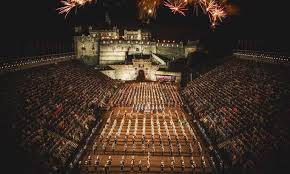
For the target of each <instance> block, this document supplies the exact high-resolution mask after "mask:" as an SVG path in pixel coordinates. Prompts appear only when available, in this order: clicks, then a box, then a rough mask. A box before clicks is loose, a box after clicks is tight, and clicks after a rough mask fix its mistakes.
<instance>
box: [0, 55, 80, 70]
mask: <svg viewBox="0 0 290 174" xmlns="http://www.w3.org/2000/svg"><path fill="white" fill-rule="evenodd" d="M74 58H75V53H74V52H69V53H62V54H49V55H41V56H34V57H23V58H14V59H13V58H9V59H5V58H2V59H0V72H3V71H13V70H19V69H25V68H29V67H33V66H36V65H42V64H49V63H54V62H59V61H65V60H70V59H74Z"/></svg>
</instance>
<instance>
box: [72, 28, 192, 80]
mask: <svg viewBox="0 0 290 174" xmlns="http://www.w3.org/2000/svg"><path fill="white" fill-rule="evenodd" d="M74 41H75V44H74V45H75V51H76V56H77V58H80V59H82V60H83V61H84V62H85V63H87V64H90V65H98V66H102V67H105V66H109V67H110V68H111V69H113V71H114V72H112V70H105V71H104V72H105V73H106V75H109V76H110V77H111V78H113V79H121V80H133V79H134V78H136V76H137V75H138V74H139V72H138V71H140V70H142V71H144V73H145V78H146V79H149V80H153V81H156V80H158V79H163V80H164V79H170V80H171V81H177V82H179V81H180V76H181V74H180V73H178V74H177V73H176V72H170V70H168V64H169V62H170V61H173V60H176V59H182V58H186V57H187V55H188V54H190V53H192V52H194V51H196V49H197V43H198V42H197V41H195V42H191V43H187V44H184V43H183V42H176V41H168V40H162V41H159V40H157V41H156V40H153V39H152V36H151V33H150V32H148V31H144V30H141V29H139V30H126V29H125V30H124V31H123V34H121V33H120V30H119V29H118V28H116V27H114V28H112V29H106V30H93V29H92V27H90V28H89V34H87V35H84V34H82V35H79V36H75V38H74ZM136 56H138V57H139V58H138V59H139V60H138V61H137V59H136ZM140 57H141V60H140ZM143 57H146V59H148V57H149V62H148V60H145V61H144V60H142V59H144V58H143ZM130 58H131V59H132V58H133V60H134V61H129V60H130ZM128 61H129V62H130V63H128ZM136 62H139V63H136ZM140 62H141V63H140ZM136 64H138V66H136ZM159 68H162V69H163V70H162V71H159V72H157V71H158V70H159ZM128 72H131V73H133V74H132V75H130V76H129V75H128ZM124 74H125V75H124ZM173 79H174V80H173Z"/></svg>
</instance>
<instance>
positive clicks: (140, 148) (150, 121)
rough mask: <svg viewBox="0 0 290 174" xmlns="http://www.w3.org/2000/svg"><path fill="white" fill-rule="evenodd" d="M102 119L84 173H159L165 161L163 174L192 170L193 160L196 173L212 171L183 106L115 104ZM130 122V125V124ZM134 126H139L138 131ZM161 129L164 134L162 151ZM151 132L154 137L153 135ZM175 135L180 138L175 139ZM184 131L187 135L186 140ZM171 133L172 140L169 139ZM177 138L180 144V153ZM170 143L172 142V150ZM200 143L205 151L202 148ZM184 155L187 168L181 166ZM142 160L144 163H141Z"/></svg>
mask: <svg viewBox="0 0 290 174" xmlns="http://www.w3.org/2000/svg"><path fill="white" fill-rule="evenodd" d="M102 120H103V121H102V126H101V127H100V129H99V130H98V131H97V132H96V134H95V138H94V140H93V141H92V142H91V143H90V144H89V146H88V148H87V151H86V153H85V155H84V156H83V158H82V159H81V161H82V164H81V165H80V173H81V174H85V173H121V172H123V173H126V172H130V173H132V172H133V173H135V172H138V173H160V172H161V171H162V170H161V161H163V162H164V167H163V173H182V172H183V173H193V166H192V164H191V161H192V160H193V161H194V163H195V167H194V168H195V169H194V171H195V173H201V172H202V173H211V168H210V165H209V158H210V157H209V154H208V152H207V148H206V147H205V146H204V144H203V143H202V140H201V139H200V137H199V136H198V133H197V132H196V130H195V129H194V127H193V126H192V125H191V124H190V122H191V123H192V120H191V119H190V118H189V117H188V115H187V114H186V113H185V112H184V111H183V109H182V108H181V107H165V109H164V111H162V112H151V113H144V112H137V111H134V110H133V109H132V107H113V108H111V109H110V110H109V111H108V112H106V113H105V114H104V117H103V119H102ZM136 120H137V121H138V122H136ZM121 123H123V124H121ZM129 123H130V126H128V124H129ZM143 123H144V127H143ZM135 125H137V127H136V131H135ZM158 125H159V126H160V127H159V126H158ZM174 127H175V131H174ZM189 127H191V128H193V129H192V130H193V132H190V128H189ZM153 129H154V130H153ZM158 129H159V130H160V135H161V137H162V143H161V144H163V152H162V147H161V145H160V141H159V134H158ZM182 129H183V130H184V131H182ZM166 130H168V131H166ZM134 131H135V135H136V136H135V141H134V142H135V143H134V144H135V150H134V148H133V136H134ZM143 134H144V135H145V139H144V137H143ZM152 134H153V135H154V137H151V136H152ZM176 134H177V136H178V137H179V138H178V139H176ZM184 134H186V136H187V137H188V139H187V141H186V138H184ZM126 135H127V137H128V138H127V141H126V138H125V137H126ZM168 135H169V136H170V137H171V138H170V139H171V140H169V139H168ZM142 137H143V145H142ZM115 139H117V142H115ZM177 141H178V142H179V144H180V147H181V148H180V149H181V150H180V152H179V150H178V143H177ZM126 142H127V146H126V145H125V144H126ZM169 142H171V144H172V149H173V151H172V152H171V151H170V143H169ZM199 143H200V146H201V147H202V148H201V149H202V150H200V148H199V145H198V144H199ZM113 144H115V148H113V146H112V145H113ZM190 144H191V145H190ZM190 146H191V147H192V150H191V148H190ZM126 147H127V148H126ZM109 156H111V162H109V161H110V160H109ZM132 156H134V160H132ZM172 157H174V162H172V161H173V158H172ZM202 157H204V161H205V167H202V166H203V165H202ZM97 158H98V159H97ZM122 158H123V164H122V162H121V161H122ZM148 158H149V160H148ZM182 158H183V161H184V164H183V166H184V167H182ZM97 161H98V162H97ZM133 161H134V165H133V164H132V163H133ZM140 161H141V164H142V165H140ZM148 161H150V162H148ZM106 163H107V164H108V163H110V165H105V164H106ZM106 166H107V167H106ZM149 166H150V167H149ZM173 166H174V167H173Z"/></svg>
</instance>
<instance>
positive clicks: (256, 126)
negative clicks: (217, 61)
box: [182, 59, 290, 167]
mask: <svg viewBox="0 0 290 174" xmlns="http://www.w3.org/2000/svg"><path fill="white" fill-rule="evenodd" d="M289 74H290V71H289V67H287V66H286V67H284V66H283V65H272V64H263V63H257V62H253V61H245V60H237V59H235V60H231V61H229V62H227V63H225V64H223V65H222V66H219V67H217V68H215V69H214V70H212V71H210V72H208V73H206V74H205V75H203V76H201V77H200V78H197V79H195V80H193V81H192V82H190V83H189V84H188V85H187V86H186V88H185V89H184V90H183V91H182V93H183V95H184V98H186V99H187V100H188V103H189V106H190V107H191V108H192V110H193V111H194V113H195V116H196V118H197V119H199V120H200V122H201V123H202V125H203V127H204V128H205V129H206V131H207V132H208V134H209V136H210V137H211V139H213V140H214V142H215V144H216V145H217V147H218V148H219V149H221V150H223V151H225V152H226V153H227V154H228V155H229V159H230V161H231V162H233V163H234V164H235V163H236V162H242V163H243V164H247V166H251V167H253V166H254V163H255V162H257V161H258V159H262V157H263V154H265V153H263V151H271V150H273V149H276V148H277V147H278V146H280V147H281V146H285V147H287V146H288V147H289V145H290V141H289V128H287V127H285V126H283V124H280V122H281V120H285V117H283V116H282V115H281V114H280V113H279V112H277V111H279V110H281V111H283V110H287V109H286V108H289V102H287V101H286V100H285V99H287V98H288V99H289V94H290V87H289V84H290V83H289V82H290V81H289V77H287V75H289ZM288 113H289V111H288ZM282 122H283V121H282ZM270 125H272V126H270ZM274 125H275V126H274ZM288 125H289V122H288ZM274 127H275V128H274ZM274 129H275V130H276V132H277V130H279V132H280V133H278V134H276V133H274V131H273V130H274ZM281 132H288V133H283V134H281ZM286 137H288V138H286ZM281 139H283V140H282V141H281ZM247 166H246V167H247Z"/></svg>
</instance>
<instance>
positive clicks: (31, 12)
mask: <svg viewBox="0 0 290 174" xmlns="http://www.w3.org/2000/svg"><path fill="white" fill-rule="evenodd" d="M107 1H110V2H108V4H109V5H108V6H107V7H102V6H100V5H86V6H85V7H83V8H80V9H78V10H77V13H76V14H75V13H74V12H73V13H70V14H69V15H68V17H67V19H65V18H64V15H59V14H57V12H56V10H55V9H56V8H57V7H60V6H61V3H60V2H59V0H22V1H21V0H15V1H10V0H9V2H5V3H9V4H3V5H1V12H0V13H1V30H3V31H1V40H2V41H1V53H0V55H1V56H10V55H18V54H19V55H21V54H23V47H24V46H25V45H26V44H28V43H30V42H33V41H35V40H55V41H59V42H64V43H67V42H70V41H71V40H72V35H73V32H72V31H73V30H72V28H73V27H74V26H79V25H82V26H88V25H92V26H99V27H101V26H103V25H104V18H105V13H106V12H108V13H109V16H110V18H111V21H112V25H113V26H118V27H119V28H137V27H140V26H141V27H143V28H148V29H150V30H151V31H152V33H153V36H154V37H156V38H160V39H176V40H194V39H201V40H203V41H204V42H206V43H207V44H208V45H210V46H213V47H215V46H217V48H219V47H220V46H221V45H223V46H224V47H227V46H228V45H231V46H232V43H233V42H234V41H235V40H237V39H257V40H265V41H267V42H268V43H271V44H272V45H271V44H270V45H271V46H273V47H277V48H281V50H283V51H285V50H289V46H288V45H289V44H287V43H288V40H289V34H288V32H289V31H290V30H289V24H288V23H289V19H287V17H288V16H289V15H288V14H287V6H286V4H287V2H285V1H284V2H283V0H275V1H266V0H229V2H231V3H232V4H234V5H236V6H237V7H238V8H239V14H238V15H234V16H230V17H229V18H227V19H226V20H225V21H224V22H223V23H221V24H220V25H219V26H218V27H217V29H216V30H215V31H213V30H211V29H210V27H209V21H208V18H207V16H205V15H203V14H201V13H200V15H199V16H198V17H196V16H194V15H192V13H190V11H189V13H188V15H187V16H186V17H184V16H182V15H173V14H172V13H171V12H170V10H169V9H167V8H165V7H160V8H159V9H158V12H157V17H156V20H152V21H151V23H150V24H149V25H146V24H144V23H142V22H141V21H140V20H138V11H137V7H136V0H118V2H119V3H118V4H116V3H114V2H115V1H117V0H107ZM112 2H113V3H112ZM1 3H2V2H1Z"/></svg>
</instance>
